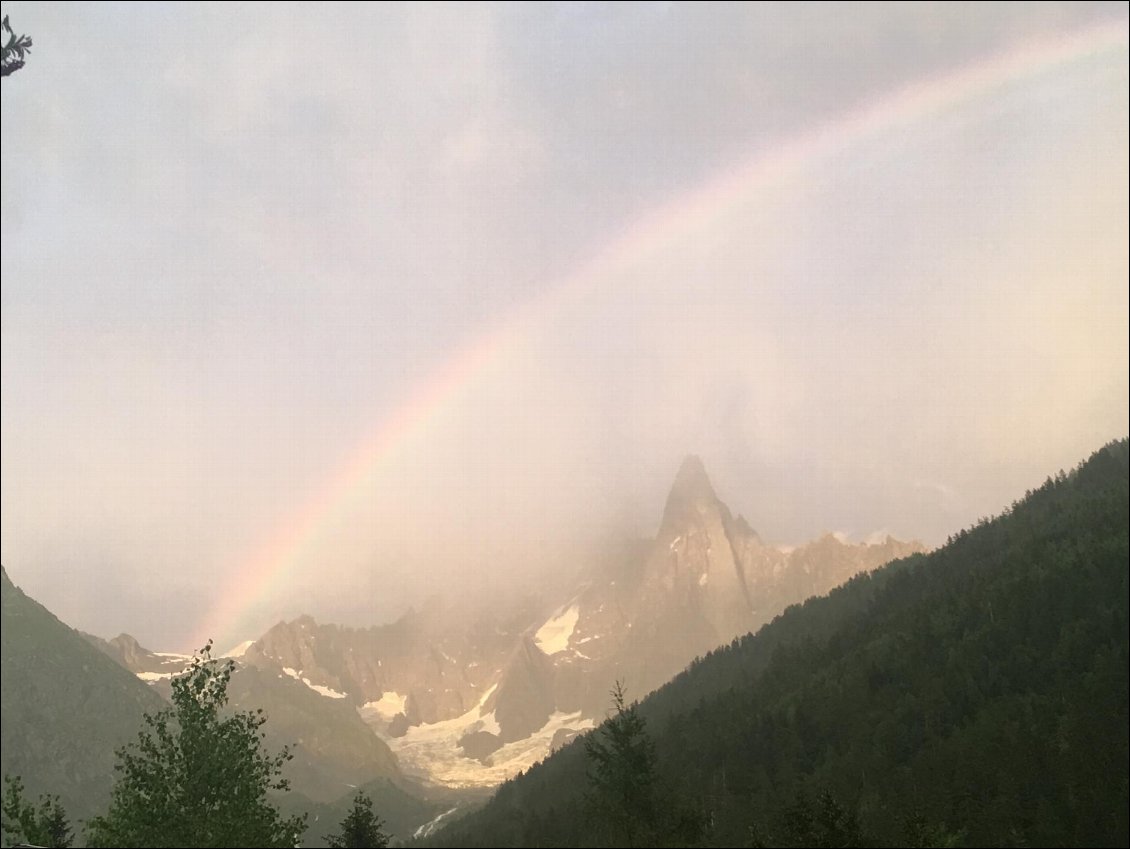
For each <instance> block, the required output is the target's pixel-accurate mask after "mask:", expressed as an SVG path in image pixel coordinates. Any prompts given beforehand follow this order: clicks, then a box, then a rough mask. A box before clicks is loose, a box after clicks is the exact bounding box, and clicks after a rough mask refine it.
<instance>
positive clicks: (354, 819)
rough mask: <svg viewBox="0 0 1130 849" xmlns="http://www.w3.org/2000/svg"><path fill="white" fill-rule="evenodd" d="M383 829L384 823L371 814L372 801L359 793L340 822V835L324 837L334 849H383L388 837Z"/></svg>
mask: <svg viewBox="0 0 1130 849" xmlns="http://www.w3.org/2000/svg"><path fill="white" fill-rule="evenodd" d="M383 827H384V822H383V821H382V820H381V818H380V817H378V816H377V815H376V814H374V813H373V800H372V799H370V798H369V797H368V796H367V795H365V794H364V793H362V792H360V791H359V792H358V793H357V795H356V796H354V797H353V808H352V810H350V812H349V815H348V816H347V817H346V818H345V819H343V820H342V821H341V834H329V835H326V841H327V842H328V843H329V844H330V846H332V847H336V849H384V847H385V846H388V841H389V836H388V835H387V834H385V833H384V831H382V829H383Z"/></svg>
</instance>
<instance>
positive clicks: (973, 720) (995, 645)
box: [438, 440, 1130, 846]
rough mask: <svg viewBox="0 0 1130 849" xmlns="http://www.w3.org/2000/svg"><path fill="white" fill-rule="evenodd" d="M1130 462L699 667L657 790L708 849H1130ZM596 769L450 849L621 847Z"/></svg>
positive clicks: (1044, 496)
mask: <svg viewBox="0 0 1130 849" xmlns="http://www.w3.org/2000/svg"><path fill="white" fill-rule="evenodd" d="M1128 467H1130V452H1128V446H1127V442H1126V440H1123V441H1121V442H1118V443H1114V444H1111V445H1109V446H1107V447H1106V448H1104V449H1102V450H1100V451H1099V452H1097V453H1096V454H1095V455H1093V456H1092V457H1091V458H1090V459H1089V460H1088V461H1087V462H1085V463H1083V464H1082V465H1081V466H1080V467H1079V468H1078V469H1077V470H1076V471H1075V472H1073V473H1071V474H1070V475H1063V474H1062V473H1061V475H1060V476H1058V477H1057V478H1056V479H1054V480H1051V479H1049V480H1048V482H1047V483H1046V484H1045V485H1044V486H1043V487H1041V488H1040V489H1039V490H1038V491H1036V492H1033V493H1029V494H1028V495H1027V497H1026V498H1025V499H1024V501H1023V502H1021V503H1019V504H1014V505H1013V506H1012V508H1010V509H1009V510H1008V511H1006V513H1005V514H1004V515H1002V516H1000V517H998V518H997V519H995V520H993V521H991V522H990V521H985V522H982V523H980V524H979V525H978V526H977V527H976V528H974V529H972V530H970V531H963V532H961V533H960V534H958V536H957V537H956V538H955V539H952V540H951V541H950V542H949V543H948V544H947V545H946V546H945V547H943V548H942V549H939V550H938V551H936V552H933V553H931V554H928V555H920V556H917V557H914V558H911V559H909V560H904V561H900V562H898V563H895V564H892V565H891V566H888V567H886V568H883V569H880V570H878V571H877V572H875V573H873V574H872V575H870V576H863V577H859V578H856V579H853V580H852V581H850V582H849V583H848V584H847V585H845V586H844V587H842V588H840V589H838V590H836V591H834V592H832V593H831V594H830V595H829V596H828V597H826V598H820V599H812V600H810V601H808V602H807V603H806V604H805V605H804V606H803V607H793V608H790V609H789V610H788V611H787V612H786V613H785V614H784V615H783V616H781V617H779V618H778V619H776V620H775V621H774V622H773V623H772V624H770V625H768V626H766V627H765V628H763V629H761V631H760V632H759V633H758V634H757V635H756V636H751V637H746V638H743V639H742V640H740V641H735V642H734V644H733V645H732V646H731V647H729V648H726V649H723V650H720V651H718V652H715V653H712V654H711V655H710V656H708V657H707V658H705V659H704V660H702V661H700V662H698V663H696V664H694V665H693V666H692V667H691V668H690V669H688V670H687V671H686V672H685V673H683V674H682V675H680V676H678V677H677V678H676V679H675V680H673V681H672V682H671V683H670V684H669V685H668V686H666V687H664V688H663V689H662V690H660V691H659V692H658V693H656V694H654V695H653V696H652V697H651V698H649V699H647V700H646V701H645V702H644V703H643V704H642V705H641V713H642V715H643V716H644V717H645V718H646V719H647V721H648V723H649V728H650V730H651V733H652V734H653V736H654V739H655V742H656V751H657V757H658V776H659V779H658V784H657V792H658V793H659V794H660V795H661V796H662V797H664V798H666V799H667V800H668V803H669V805H671V806H676V805H677V806H682V807H683V808H685V809H686V810H689V811H693V812H697V813H698V814H700V815H701V817H702V821H703V823H705V824H706V825H707V829H706V831H705V833H704V835H703V836H702V838H701V843H702V844H703V845H722V846H724V845H748V844H749V841H750V840H751V839H754V838H756V839H757V840H760V841H764V842H765V843H767V844H768V845H805V844H812V843H813V842H816V841H820V840H829V841H830V840H835V841H837V842H835V843H832V842H829V843H824V844H823V845H876V844H887V845H906V844H908V843H913V844H915V845H970V846H982V845H1026V844H1027V845H1127V838H1128V834H1127V831H1128V826H1127V810H1128V807H1130V798H1128V796H1130V793H1128V782H1127V771H1126V764H1127V762H1128V757H1130V746H1128V730H1127V729H1128V725H1130V718H1128V710H1127V702H1128V698H1127V692H1128V673H1127V669H1128V663H1130V647H1128V610H1127V608H1128V582H1127V564H1128V559H1130V545H1128V535H1127V515H1128V512H1130V487H1128ZM585 773H586V762H585V754H584V751H583V748H582V747H581V746H580V745H577V744H573V745H570V746H568V747H567V748H565V749H564V750H562V751H561V752H559V753H558V754H556V755H555V756H554V757H552V758H550V759H549V760H548V761H546V762H545V763H544V764H541V765H539V766H537V767H535V768H534V769H531V770H530V771H529V772H528V773H527V774H526V775H524V776H522V777H520V778H519V779H516V780H514V781H512V782H509V783H507V784H506V785H504V786H503V787H502V788H500V790H499V792H498V793H497V795H496V797H495V798H494V800H493V801H492V802H491V803H490V804H489V805H488V806H487V807H486V808H485V809H484V810H482V811H480V812H478V813H476V814H473V815H471V816H470V817H468V818H466V819H464V820H462V821H460V822H458V823H456V824H454V825H453V826H451V827H449V828H448V829H447V830H446V831H445V832H443V833H441V835H440V837H439V838H438V841H439V842H440V843H441V844H442V845H453V846H454V845H460V846H485V845H492V846H494V845H503V846H505V845H605V842H604V841H605V838H606V836H607V835H606V834H605V832H604V829H603V828H602V827H601V823H599V822H594V821H593V820H592V818H591V817H590V816H588V813H589V811H588V809H587V808H586V806H585V804H584V802H583V798H582V794H583V792H584V789H585V787H586V786H587V782H586V777H585ZM824 793H826V794H828V795H827V796H826V797H824V799H822V801H821V802H819V803H817V804H816V805H815V807H814V806H813V804H812V801H811V800H813V799H815V798H817V797H818V796H820V794H824ZM806 799H807V800H808V801H807V802H806V801H804V800H806ZM821 829H823V830H822V831H821ZM659 839H661V840H662V839H666V840H667V841H671V840H672V838H671V836H670V835H668V836H667V837H666V838H662V837H660V838H659Z"/></svg>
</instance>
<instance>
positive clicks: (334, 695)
mask: <svg viewBox="0 0 1130 849" xmlns="http://www.w3.org/2000/svg"><path fill="white" fill-rule="evenodd" d="M283 672H285V673H286V674H287V675H289V676H290V677H291V678H293V679H294V680H295V681H301V682H302V683H303V684H305V685H306V686H307V687H309V688H310V689H311V690H313V691H314V692H315V693H317V694H318V695H319V696H325V697H326V698H328V699H344V698H345V693H339V692H338V691H337V690H333V689H331V688H329V687H323V686H322V685H321V684H315V683H314V682H312V681H311V680H310V679H309V678H303V677H302V676H301V675H299V674H298V673H297V672H296V671H295V670H293V669H291V668H290V667H289V666H284V667H283Z"/></svg>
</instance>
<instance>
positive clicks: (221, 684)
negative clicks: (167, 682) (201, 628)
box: [88, 640, 306, 847]
mask: <svg viewBox="0 0 1130 849" xmlns="http://www.w3.org/2000/svg"><path fill="white" fill-rule="evenodd" d="M211 651H212V642H211V641H210V640H209V642H208V645H207V646H205V647H204V649H202V650H201V651H200V652H198V653H197V654H196V655H195V656H194V657H193V660H192V664H191V666H190V667H189V668H188V669H187V670H186V672H185V674H184V675H182V676H181V677H179V678H176V679H174V680H173V704H172V707H170V708H166V709H165V710H162V711H159V712H158V713H157V714H156V715H150V714H146V715H145V725H146V728H145V729H143V730H142V731H141V732H140V733H139V734H138V740H137V742H136V743H133V744H131V745H129V746H126V747H123V748H122V749H119V750H118V764H117V765H116V766H115V770H116V771H117V772H118V778H117V780H116V782H115V784H114V788H113V791H112V796H111V801H110V810H109V812H108V813H107V814H106V815H105V816H103V817H96V818H95V819H93V820H91V821H90V823H89V825H88V839H89V842H90V843H91V845H95V846H99V845H100V846H123V847H125V846H153V847H159V846H182V847H192V846H280V847H281V846H294V845H295V844H296V843H297V842H298V838H299V837H300V836H301V834H302V833H303V832H304V831H305V830H306V817H305V815H303V816H301V817H291V818H289V819H284V818H283V817H282V815H281V814H280V813H279V811H278V809H277V808H275V806H274V805H272V804H271V803H270V801H269V800H268V798H267V793H268V791H271V790H287V789H289V785H288V782H287V780H286V779H285V778H282V777H281V774H282V768H283V765H284V764H286V762H287V761H289V760H290V759H291V758H292V757H293V756H292V755H291V754H290V752H289V750H288V749H287V748H284V749H283V750H282V752H281V753H279V754H277V755H270V754H268V753H266V752H265V751H264V749H263V733H262V732H261V731H260V730H259V729H260V728H261V727H262V726H263V724H264V723H265V722H266V721H267V718H266V717H265V716H264V715H263V712H262V710H258V711H255V712H254V713H250V712H238V713H235V714H232V715H225V714H224V713H223V708H224V706H225V705H226V704H227V700H228V696H227V689H228V681H229V679H230V678H231V674H232V670H233V669H234V668H235V664H234V663H233V662H232V661H230V660H229V661H227V662H226V663H220V662H219V661H217V660H213V659H212V656H211Z"/></svg>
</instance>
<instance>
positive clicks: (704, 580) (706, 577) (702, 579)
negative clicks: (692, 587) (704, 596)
mask: <svg viewBox="0 0 1130 849" xmlns="http://www.w3.org/2000/svg"><path fill="white" fill-rule="evenodd" d="M709 582H710V573H708V572H703V573H702V574H701V575H699V576H698V585H699V586H700V587H705V586H706V585H707V584H708V583H709Z"/></svg>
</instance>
